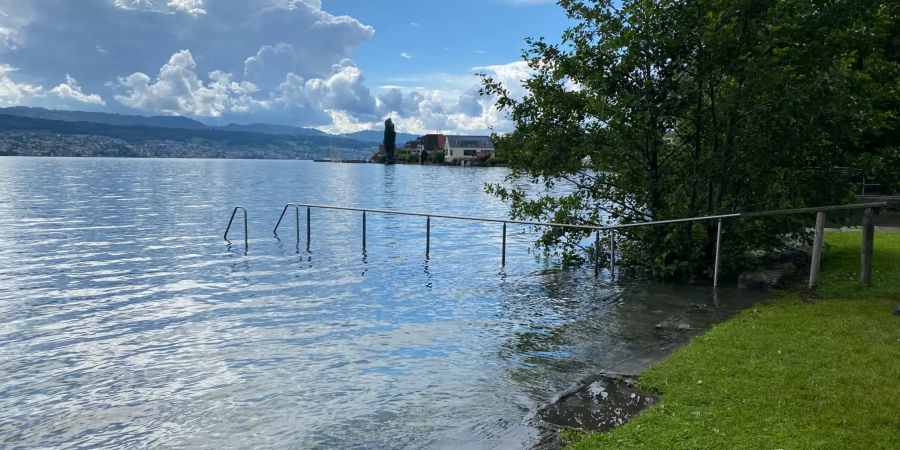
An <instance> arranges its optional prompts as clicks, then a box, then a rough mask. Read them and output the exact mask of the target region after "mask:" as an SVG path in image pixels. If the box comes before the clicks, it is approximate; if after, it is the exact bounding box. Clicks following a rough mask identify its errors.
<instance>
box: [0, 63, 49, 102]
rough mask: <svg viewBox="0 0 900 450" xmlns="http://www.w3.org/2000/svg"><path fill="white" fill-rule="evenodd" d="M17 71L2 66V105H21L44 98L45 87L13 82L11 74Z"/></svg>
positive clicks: (0, 83)
mask: <svg viewBox="0 0 900 450" xmlns="http://www.w3.org/2000/svg"><path fill="white" fill-rule="evenodd" d="M16 70H17V69H16V68H14V67H11V66H9V65H6V64H0V104H2V105H6V106H11V105H19V104H23V103H27V102H28V101H30V100H33V99H35V98H39V97H43V96H44V88H43V87H41V86H37V85H33V84H28V83H22V82H16V81H15V80H13V79H12V78H11V77H10V73H12V72H15V71H16Z"/></svg>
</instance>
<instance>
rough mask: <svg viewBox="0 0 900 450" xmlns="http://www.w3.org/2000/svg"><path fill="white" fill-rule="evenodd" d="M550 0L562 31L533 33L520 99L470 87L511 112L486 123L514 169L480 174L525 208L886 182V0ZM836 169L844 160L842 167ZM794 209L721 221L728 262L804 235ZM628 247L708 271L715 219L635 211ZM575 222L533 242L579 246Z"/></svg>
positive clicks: (554, 211) (729, 205)
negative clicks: (648, 224) (497, 122)
mask: <svg viewBox="0 0 900 450" xmlns="http://www.w3.org/2000/svg"><path fill="white" fill-rule="evenodd" d="M618 3H619V2H609V1H601V2H585V1H576V0H562V1H560V5H561V6H562V7H563V8H565V10H566V12H567V13H568V15H569V18H570V19H571V20H572V21H573V23H574V25H573V26H572V27H571V28H569V29H568V30H566V32H565V33H564V35H563V39H562V43H561V44H559V45H553V44H549V43H547V42H546V41H545V40H543V39H529V40H528V41H527V42H528V45H529V48H528V50H527V51H525V53H524V54H523V57H524V58H525V60H526V61H527V62H528V64H529V66H530V67H531V69H532V71H533V74H532V75H531V77H530V78H528V79H527V80H526V81H525V87H526V88H527V92H528V93H527V94H526V95H525V96H524V97H523V98H515V97H513V96H511V95H510V93H509V91H507V89H506V88H505V87H504V86H502V85H501V84H499V83H497V82H496V81H495V80H493V79H492V78H491V77H489V76H486V75H482V76H483V84H484V86H483V88H482V93H483V94H485V95H492V96H495V97H496V98H497V102H498V106H499V107H500V108H501V109H502V110H504V111H505V112H506V113H507V114H508V116H509V118H510V119H511V120H512V121H513V122H514V123H515V125H516V131H515V132H513V133H511V134H508V135H502V136H495V141H496V142H495V145H496V146H497V149H498V152H499V153H500V154H502V155H503V156H504V158H506V159H507V161H508V164H509V165H510V167H512V168H513V169H514V171H513V174H512V176H511V178H514V179H515V178H520V177H525V178H528V179H530V180H531V181H533V182H537V183H541V184H542V185H543V187H544V188H545V192H544V193H543V194H542V195H540V196H538V197H531V196H526V195H525V193H524V191H523V190H521V189H510V188H506V187H504V186H500V185H495V186H490V187H489V191H490V192H493V193H495V194H496V195H498V196H500V197H501V198H503V199H505V200H507V201H508V202H509V203H510V205H511V210H512V215H513V216H514V217H516V218H521V219H536V220H549V221H565V222H571V223H582V224H601V223H609V222H619V223H633V222H643V221H648V220H664V219H672V218H682V217H692V216H700V215H711V214H720V213H727V212H734V211H753V210H765V209H779V208H791V207H802V206H813V205H825V204H837V203H842V202H846V201H849V200H850V199H851V198H852V196H851V194H852V193H853V192H855V191H856V186H855V183H857V182H859V181H861V179H862V178H863V176H865V177H866V178H867V179H869V180H873V179H877V180H879V181H881V182H882V183H888V184H897V183H898V179H900V177H897V176H896V174H897V173H898V172H900V146H898V142H900V130H898V115H900V106H898V105H900V51H898V47H900V21H898V8H900V7H898V6H897V5H898V4H897V3H896V2H893V1H888V0H829V1H826V0H762V1H759V0H679V1H676V0H624V1H622V2H621V5H619V4H618ZM842 168H850V170H845V169H842ZM808 225H809V223H808V222H806V221H804V220H799V219H797V218H794V217H784V218H768V219H764V220H759V221H752V220H742V221H736V222H730V223H729V227H728V229H727V235H726V239H725V241H724V242H725V245H726V247H725V252H726V258H724V259H723V261H725V262H726V263H727V264H737V263H740V262H742V257H743V255H745V254H746V253H747V250H776V249H778V248H780V247H782V246H783V245H784V242H785V238H787V237H794V238H797V237H800V238H804V237H806V236H805V227H807V226H808ZM625 234H626V237H627V238H629V239H628V242H624V243H623V245H622V246H621V249H622V250H623V252H624V257H625V262H631V263H637V264H642V265H645V266H647V267H648V268H650V269H651V270H652V271H653V272H654V273H656V274H657V275H660V276H666V277H680V276H688V275H691V274H697V273H701V272H703V271H706V270H708V268H709V267H710V266H711V264H710V262H711V260H712V257H713V251H714V243H715V224H714V223H693V224H686V225H683V226H678V227H653V228H634V229H631V230H630V231H629V232H627V233H625ZM584 237H586V235H585V234H584V233H583V232H578V231H571V232H567V231H563V230H558V229H550V230H547V232H546V234H545V235H544V236H543V237H542V239H541V240H540V241H539V244H540V245H544V246H546V247H548V248H553V249H554V250H555V251H557V252H558V253H560V254H562V255H565V257H566V258H569V259H571V260H577V259H578V256H576V255H575V254H574V253H577V252H578V251H579V250H581V244H580V242H581V241H582V238H584Z"/></svg>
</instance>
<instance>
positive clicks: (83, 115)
mask: <svg viewBox="0 0 900 450" xmlns="http://www.w3.org/2000/svg"><path fill="white" fill-rule="evenodd" d="M0 115H9V116H18V117H28V118H31V119H41V120H56V121H62V122H89V123H92V124H104V125H114V126H121V127H133V126H140V127H156V128H172V129H183V130H208V131H222V132H245V133H258V134H267V135H278V136H317V137H328V136H332V135H329V134H328V133H326V132H324V131H321V130H317V129H315V128H302V127H294V126H289V125H273V124H267V123H253V124H246V125H241V124H236V123H230V124H228V125H225V126H221V127H217V126H210V125H207V124H204V123H203V122H200V121H197V120H194V119H189V118H187V117H180V116H135V115H125V114H111V113H101V112H87V111H63V110H53V109H45V108H32V107H28V106H13V107H9V108H0ZM333 136H334V138H335V139H340V138H347V139H353V140H356V141H360V142H366V143H370V144H381V143H382V141H383V140H384V131H382V130H365V131H357V132H355V133H344V134H339V135H333ZM418 137H419V136H417V135H414V134H409V133H397V147H403V145H404V144H406V142H407V141H412V140H415V139H416V138H418Z"/></svg>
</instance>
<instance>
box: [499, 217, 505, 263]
mask: <svg viewBox="0 0 900 450" xmlns="http://www.w3.org/2000/svg"><path fill="white" fill-rule="evenodd" d="M500 267H506V222H503V244H502V247H501V253H500Z"/></svg>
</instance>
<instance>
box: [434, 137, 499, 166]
mask: <svg viewBox="0 0 900 450" xmlns="http://www.w3.org/2000/svg"><path fill="white" fill-rule="evenodd" d="M444 155H445V156H444V161H446V162H448V163H455V162H460V161H471V160H474V159H476V158H478V157H479V155H487V156H488V157H492V156H494V142H493V141H492V140H491V137H490V136H454V135H448V136H446V140H445V144H444Z"/></svg>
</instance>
